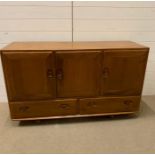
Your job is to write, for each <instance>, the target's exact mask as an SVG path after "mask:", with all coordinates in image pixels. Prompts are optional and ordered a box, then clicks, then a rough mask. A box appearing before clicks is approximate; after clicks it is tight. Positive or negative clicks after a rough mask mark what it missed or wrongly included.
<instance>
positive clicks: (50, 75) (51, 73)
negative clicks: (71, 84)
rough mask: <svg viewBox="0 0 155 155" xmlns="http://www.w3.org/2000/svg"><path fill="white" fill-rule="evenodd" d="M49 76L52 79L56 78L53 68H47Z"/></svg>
mask: <svg viewBox="0 0 155 155" xmlns="http://www.w3.org/2000/svg"><path fill="white" fill-rule="evenodd" d="M47 77H48V78H52V79H55V78H56V77H55V75H54V72H53V70H52V69H48V70H47Z"/></svg>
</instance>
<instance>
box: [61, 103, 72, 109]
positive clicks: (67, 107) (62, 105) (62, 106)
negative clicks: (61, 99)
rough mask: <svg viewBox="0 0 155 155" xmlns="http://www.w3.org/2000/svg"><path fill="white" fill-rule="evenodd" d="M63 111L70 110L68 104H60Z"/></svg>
mask: <svg viewBox="0 0 155 155" xmlns="http://www.w3.org/2000/svg"><path fill="white" fill-rule="evenodd" d="M60 108H61V109H69V108H70V106H69V105H68V104H60Z"/></svg>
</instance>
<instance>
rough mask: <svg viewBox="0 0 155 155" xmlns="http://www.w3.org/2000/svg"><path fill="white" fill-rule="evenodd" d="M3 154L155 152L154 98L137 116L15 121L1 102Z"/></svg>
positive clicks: (147, 100) (148, 99)
mask: <svg viewBox="0 0 155 155" xmlns="http://www.w3.org/2000/svg"><path fill="white" fill-rule="evenodd" d="M0 153H155V96H145V97H143V101H142V106H141V113H140V115H139V116H138V117H132V118H129V117H126V116H124V117H114V118H108V117H98V118H79V119H77V118H76V119H59V120H44V121H41V122H36V121H35V122H34V121H30V122H21V123H19V122H12V121H11V120H10V118H9V111H8V105H7V104H5V103H0Z"/></svg>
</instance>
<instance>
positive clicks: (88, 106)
mask: <svg viewBox="0 0 155 155" xmlns="http://www.w3.org/2000/svg"><path fill="white" fill-rule="evenodd" d="M79 102H80V114H101V113H117V112H132V111H138V109H139V104H140V97H111V98H91V99H81V100H80V101H79Z"/></svg>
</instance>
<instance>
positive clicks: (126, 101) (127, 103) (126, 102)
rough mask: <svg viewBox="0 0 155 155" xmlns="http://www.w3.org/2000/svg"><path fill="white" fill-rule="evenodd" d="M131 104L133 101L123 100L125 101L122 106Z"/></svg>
mask: <svg viewBox="0 0 155 155" xmlns="http://www.w3.org/2000/svg"><path fill="white" fill-rule="evenodd" d="M131 103H133V101H131V100H125V101H124V104H125V105H130V104H131Z"/></svg>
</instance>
